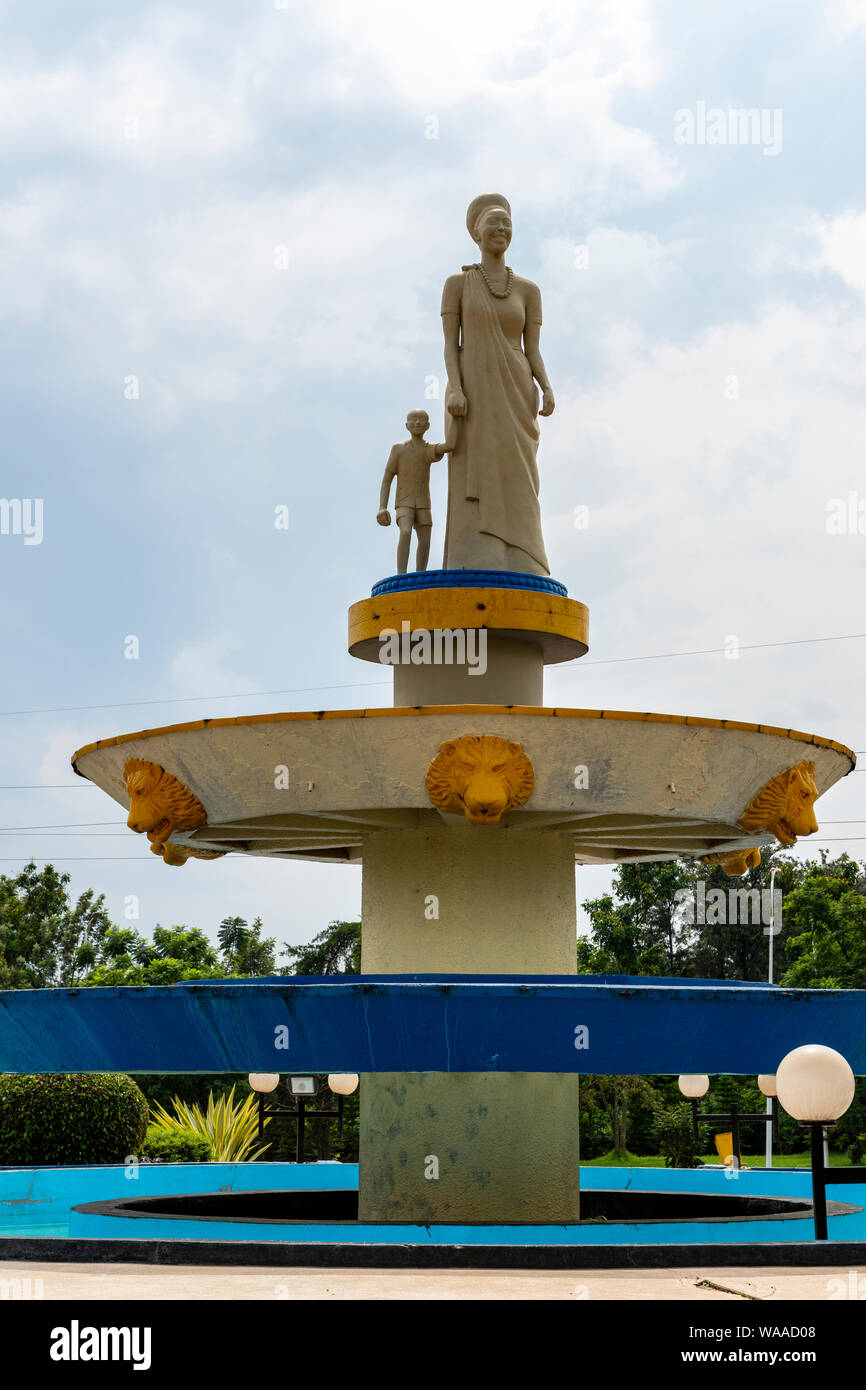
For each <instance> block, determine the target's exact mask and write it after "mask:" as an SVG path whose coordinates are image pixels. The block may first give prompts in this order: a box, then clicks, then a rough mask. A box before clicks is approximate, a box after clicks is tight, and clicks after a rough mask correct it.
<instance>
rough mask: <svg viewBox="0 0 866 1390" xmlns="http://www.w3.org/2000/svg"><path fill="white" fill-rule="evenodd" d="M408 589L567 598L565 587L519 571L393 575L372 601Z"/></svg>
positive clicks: (373, 592)
mask: <svg viewBox="0 0 866 1390" xmlns="http://www.w3.org/2000/svg"><path fill="white" fill-rule="evenodd" d="M406 589H532V590H534V591H535V592H536V593H542V594H557V595H558V596H559V597H560V598H568V590H567V589H566V587H565V585H564V584H560V583H558V581H557V580H555V579H545V578H544V577H543V576H542V575H540V574H522V573H521V572H520V571H519V570H415V571H413V573H412V574H392V575H390V576H389V577H388V578H387V579H380V580H379V582H378V584H374V585H373V588H372V590H371V594H370V597H371V598H378V597H379V595H380V594H397V593H400V592H402V591H404V590H406Z"/></svg>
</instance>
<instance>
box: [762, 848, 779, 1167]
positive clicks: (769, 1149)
mask: <svg viewBox="0 0 866 1390" xmlns="http://www.w3.org/2000/svg"><path fill="white" fill-rule="evenodd" d="M775 890H776V868H775V865H774V866H773V868H772V869H771V870H770V926H769V936H770V958H769V969H768V971H767V983H768V984H772V983H773V942H774V940H775V938H776V891H775ZM765 1079H766V1078H765ZM758 1085H759V1086H761V1078H760V1076H759V1077H758ZM761 1090H762V1091H764V1088H763V1086H761ZM764 1095H765V1096H766V1097H767V1104H766V1111H767V1114H768V1115H769V1116H771V1117H772V1116H773V1115H774V1112H775V1115H776V1118H775V1121H774V1123H773V1125H772V1127H771V1126H770V1125H767V1128H766V1131H765V1132H766V1150H765V1158H764V1161H765V1163H766V1166H767V1167H768V1168H772V1166H773V1139H774V1137H775V1135H776V1134H777V1131H778V1107H777V1106H776V1087H775V1084H774V1086H773V1089H772V1091H764Z"/></svg>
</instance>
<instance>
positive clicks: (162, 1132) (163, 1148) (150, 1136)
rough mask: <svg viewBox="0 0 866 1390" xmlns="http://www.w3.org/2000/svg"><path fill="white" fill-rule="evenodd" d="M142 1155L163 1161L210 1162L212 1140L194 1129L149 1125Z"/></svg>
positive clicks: (142, 1147)
mask: <svg viewBox="0 0 866 1390" xmlns="http://www.w3.org/2000/svg"><path fill="white" fill-rule="evenodd" d="M141 1157H142V1158H156V1159H161V1160H162V1162H163V1163H208V1162H209V1161H210V1142H209V1140H207V1139H205V1137H204V1135H203V1134H196V1132H195V1130H194V1129H163V1128H162V1126H161V1125H148V1128H147V1134H146V1135H145V1136H144V1143H143V1144H142V1146H141Z"/></svg>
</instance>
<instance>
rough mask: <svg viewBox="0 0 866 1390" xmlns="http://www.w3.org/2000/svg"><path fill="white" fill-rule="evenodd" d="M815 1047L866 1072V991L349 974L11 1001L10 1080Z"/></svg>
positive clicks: (6, 1023) (578, 1064)
mask: <svg viewBox="0 0 866 1390" xmlns="http://www.w3.org/2000/svg"><path fill="white" fill-rule="evenodd" d="M580 1027H583V1028H585V1029H586V1030H587V1035H588V1046H587V1047H585V1048H584V1047H580V1048H578V1047H576V1046H575V1037H576V1034H575V1030H576V1029H578V1028H580ZM577 1036H578V1038H579V1039H580V1037H581V1036H582V1035H580V1034H578V1035H577ZM285 1040H287V1041H288V1046H287V1047H285V1048H283V1047H281V1046H280V1045H279V1044H280V1043H281V1042H283V1041H285ZM803 1043H824V1044H826V1045H827V1046H829V1047H834V1048H836V1049H837V1050H838V1051H839V1052H841V1053H842V1054H843V1055H844V1056H846V1057H847V1058H848V1060H849V1062H850V1063H851V1066H852V1067H853V1069H854V1071H855V1072H856V1073H858V1074H860V1075H862V1074H864V1073H866V991H861V990H784V989H780V988H778V987H771V986H757V985H749V986H744V985H738V984H734V983H730V982H716V981H694V982H687V981H677V982H676V983H669V982H666V983H661V984H660V983H658V982H657V981H655V980H653V981H652V982H649V981H648V980H647V978H645V977H641V978H635V979H633V980H629V979H628V978H627V977H619V978H616V977H614V978H608V979H606V980H602V981H599V980H595V979H593V978H592V977H587V976H571V977H550V976H542V977H538V978H535V977H528V978H526V979H520V980H518V979H515V977H514V976H501V977H499V978H496V977H489V976H486V977H477V978H473V977H466V976H463V977H459V976H456V977H453V979H451V980H450V981H449V979H448V977H441V976H431V977H424V976H415V977H403V978H401V977H387V976H384V977H383V976H363V975H353V976H345V975H343V976H322V977H315V978H311V977H292V978H291V980H290V981H289V980H287V979H285V978H284V977H279V978H278V979H277V980H266V981H256V980H253V981H231V982H228V983H220V982H208V983H190V984H183V985H174V986H169V987H159V988H156V987H153V988H125V989H81V990H62V989H52V990H16V991H11V992H5V993H0V1069H2V1070H3V1071H7V1072H52V1071H63V1072H67V1071H125V1072H247V1071H280V1072H288V1071H293V1070H297V1071H320V1072H325V1071H357V1072H375V1071H407V1072H413V1071H441V1072H448V1071H545V1072H581V1073H599V1074H603V1075H605V1074H606V1075H610V1074H616V1073H644V1074H677V1073H679V1072H683V1071H686V1072H708V1073H710V1074H722V1073H727V1074H732V1073H743V1074H749V1073H751V1074H753V1075H754V1074H756V1073H758V1072H774V1071H775V1070H776V1068H777V1066H778V1064H779V1062H780V1061H781V1059H782V1057H783V1056H784V1055H785V1053H787V1052H789V1051H790V1050H791V1049H792V1048H794V1047H797V1046H799V1045H801V1044H803Z"/></svg>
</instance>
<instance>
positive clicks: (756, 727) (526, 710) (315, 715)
mask: <svg viewBox="0 0 866 1390" xmlns="http://www.w3.org/2000/svg"><path fill="white" fill-rule="evenodd" d="M434 714H440V715H441V714H447V715H461V714H507V715H514V714H520V715H530V716H533V717H535V718H546V719H615V720H621V721H623V722H624V723H636V724H686V725H688V726H690V727H692V728H696V729H728V730H731V731H732V732H738V733H747V734H771V735H774V736H775V737H777V738H790V739H794V740H795V741H796V742H798V743H806V744H811V745H812V746H813V747H815V748H830V749H832V750H833V752H835V753H841V754H843V755H844V756H845V757H846V758H848V759H849V761H850V763H851V767H852V768H853V767H854V766H855V765H856V762H857V758H856V755H855V754H854V753H853V752H852V751H851V749H850V748H848V747H846V745H845V744H844V743H837V742H836V740H835V739H831V738H822V737H821V735H820V734H807V733H804V732H803V731H802V730H801V729H783V728H780V727H778V726H777V725H774V724H747V723H744V722H743V721H742V720H739V719H708V718H704V717H702V716H701V715H696V714H652V713H641V712H637V711H634V710H608V709H568V708H560V707H559V706H555V707H547V706H541V705H406V706H401V705H398V706H394V707H390V706H389V707H386V708H383V709H331V710H297V711H294V710H292V711H286V712H284V713H279V714H238V715H234V716H229V717H227V718H224V719H194V720H191V721H190V722H189V723H185V724H164V725H162V726H161V727H160V728H158V729H140V730H139V731H138V732H137V733H133V734H117V735H116V736H115V737H114V738H101V739H97V740H96V742H95V743H86V744H85V745H84V747H83V748H79V749H78V750H77V751H76V752H75V753H73V755H72V766H73V768H74V769H75V771H76V772H78V768H77V767H76V763H77V761H78V759H79V758H83V757H84V755H85V754H86V753H96V752H98V751H99V750H100V749H104V748H116V747H118V746H120V745H122V744H124V743H135V742H137V741H138V740H139V739H148V738H158V737H159V736H160V735H162V734H184V733H191V732H193V731H195V730H197V729H230V728H239V727H242V726H244V725H248V724H249V725H255V724H290V723H292V722H298V723H300V722H308V723H309V722H314V721H324V720H328V719H405V718H406V717H410V718H424V717H428V716H430V715H434ZM84 775H85V774H84V773H83V772H82V773H79V776H80V777H83V776H84ZM88 780H89V779H88Z"/></svg>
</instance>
